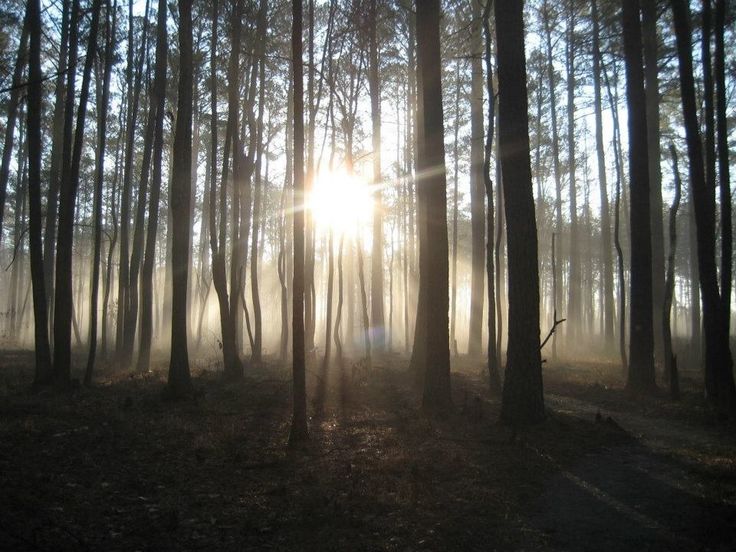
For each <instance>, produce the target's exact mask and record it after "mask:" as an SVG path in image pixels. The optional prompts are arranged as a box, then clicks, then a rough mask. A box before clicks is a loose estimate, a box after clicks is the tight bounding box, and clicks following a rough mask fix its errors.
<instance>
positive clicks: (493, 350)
mask: <svg viewBox="0 0 736 552" xmlns="http://www.w3.org/2000/svg"><path fill="white" fill-rule="evenodd" d="M491 4H492V2H491V0H486V5H485V8H484V9H483V33H484V35H485V56H484V57H485V62H486V91H487V93H488V135H487V136H486V143H485V150H484V156H483V181H484V184H485V189H486V196H487V197H488V217H487V227H488V240H487V245H486V272H487V276H488V382H489V386H490V389H491V391H492V392H493V393H496V394H498V395H500V394H501V389H502V387H501V375H500V373H499V371H500V367H501V359H500V355H499V351H498V347H496V286H495V279H494V272H495V269H494V263H493V250H494V247H493V232H494V225H495V217H494V213H493V181H492V180H491V153H492V152H493V133H494V131H495V124H494V123H495V118H496V109H495V108H496V94H495V93H494V90H493V62H492V60H491V24H490V16H491Z"/></svg>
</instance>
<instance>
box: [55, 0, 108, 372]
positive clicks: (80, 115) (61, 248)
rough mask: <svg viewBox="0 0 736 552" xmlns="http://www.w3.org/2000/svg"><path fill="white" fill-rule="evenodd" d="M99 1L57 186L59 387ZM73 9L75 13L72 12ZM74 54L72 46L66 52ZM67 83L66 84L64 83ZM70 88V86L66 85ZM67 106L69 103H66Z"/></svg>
mask: <svg viewBox="0 0 736 552" xmlns="http://www.w3.org/2000/svg"><path fill="white" fill-rule="evenodd" d="M101 7H102V0H95V2H94V3H93V4H92V22H91V25H90V31H89V38H88V44H87V54H86V57H85V62H84V71H83V74H82V88H81V92H80V96H79V106H78V108H77V125H76V131H75V134H74V148H73V150H72V156H71V159H68V160H65V170H64V172H63V174H62V179H61V186H60V188H59V236H58V240H57V243H56V290H55V296H54V363H53V366H54V379H55V381H56V383H57V384H58V385H60V386H65V385H68V384H69V377H70V372H71V332H72V317H73V307H72V301H73V289H72V242H73V240H74V210H75V205H76V201H77V190H78V188H79V172H80V164H81V162H82V148H83V147H84V125H85V120H86V117H87V100H88V99H89V89H90V80H91V75H92V64H93V63H94V59H95V54H96V52H97V29H98V27H99V19H100V9H101ZM79 11H80V7H79V0H76V1H75V2H74V5H73V6H72V21H73V22H74V21H77V20H78V18H79ZM75 12H76V13H75ZM78 32H79V30H78V29H77V28H76V25H73V26H72V29H71V38H70V41H71V43H72V44H75V43H76V41H77V33H78ZM72 52H74V55H76V47H75V48H70V55H72ZM67 86H69V85H67ZM69 88H71V86H69ZM67 107H68V108H69V107H71V106H67Z"/></svg>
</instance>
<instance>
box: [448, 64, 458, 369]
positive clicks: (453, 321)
mask: <svg viewBox="0 0 736 552" xmlns="http://www.w3.org/2000/svg"><path fill="white" fill-rule="evenodd" d="M460 92H461V86H460V61H457V62H456V63H455V113H454V115H455V121H454V128H453V137H454V140H453V142H452V159H453V163H454V170H453V176H452V288H451V291H450V293H451V298H450V345H451V347H452V354H453V355H454V356H457V355H458V350H457V337H456V335H455V328H456V325H457V288H458V281H457V241H458V238H457V215H458V209H459V206H458V201H459V197H458V180H459V172H460V147H459V144H458V142H459V134H460Z"/></svg>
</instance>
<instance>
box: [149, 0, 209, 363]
mask: <svg viewBox="0 0 736 552" xmlns="http://www.w3.org/2000/svg"><path fill="white" fill-rule="evenodd" d="M166 13H167V12H166V0H159V3H158V21H157V29H156V33H157V38H156V67H155V75H154V80H153V91H152V94H151V100H152V104H153V105H152V107H151V109H152V111H154V112H155V116H154V119H153V175H152V179H151V192H150V194H149V198H148V201H149V203H148V227H147V230H146V244H145V251H144V252H143V255H144V256H143V266H142V268H141V321H140V322H141V331H140V344H139V351H138V365H137V368H138V370H139V371H141V372H144V371H147V370H148V367H149V362H150V358H151V338H152V333H153V327H152V326H153V324H152V318H153V316H152V312H151V310H152V303H153V267H154V262H155V257H156V230H157V228H158V215H159V197H160V195H161V169H162V167H161V164H162V157H163V149H164V136H163V133H164V106H165V103H166V59H167V56H168V48H169V43H168V36H167V32H166V19H167V17H166ZM213 170H214V167H213ZM139 199H140V198H139Z"/></svg>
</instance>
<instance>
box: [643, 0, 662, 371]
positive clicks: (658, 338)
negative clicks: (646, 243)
mask: <svg viewBox="0 0 736 552" xmlns="http://www.w3.org/2000/svg"><path fill="white" fill-rule="evenodd" d="M641 14H642V27H641V29H642V45H643V49H644V85H645V87H646V113H647V150H648V166H649V205H650V209H649V211H650V221H651V222H650V224H651V235H652V305H653V309H654V311H653V324H654V347H655V349H654V350H655V358H656V359H657V360H659V361H660V362H662V363H663V365H665V364H666V363H667V358H666V356H667V353H666V351H665V349H664V343H663V334H662V329H663V324H664V319H663V318H662V316H663V313H664V292H665V290H664V288H665V258H664V220H663V214H662V212H663V208H662V205H663V203H662V169H661V167H660V157H661V147H660V143H659V138H660V131H659V125H660V115H659V103H660V98H659V66H658V63H659V59H658V57H659V56H658V50H659V48H658V44H657V0H641Z"/></svg>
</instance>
